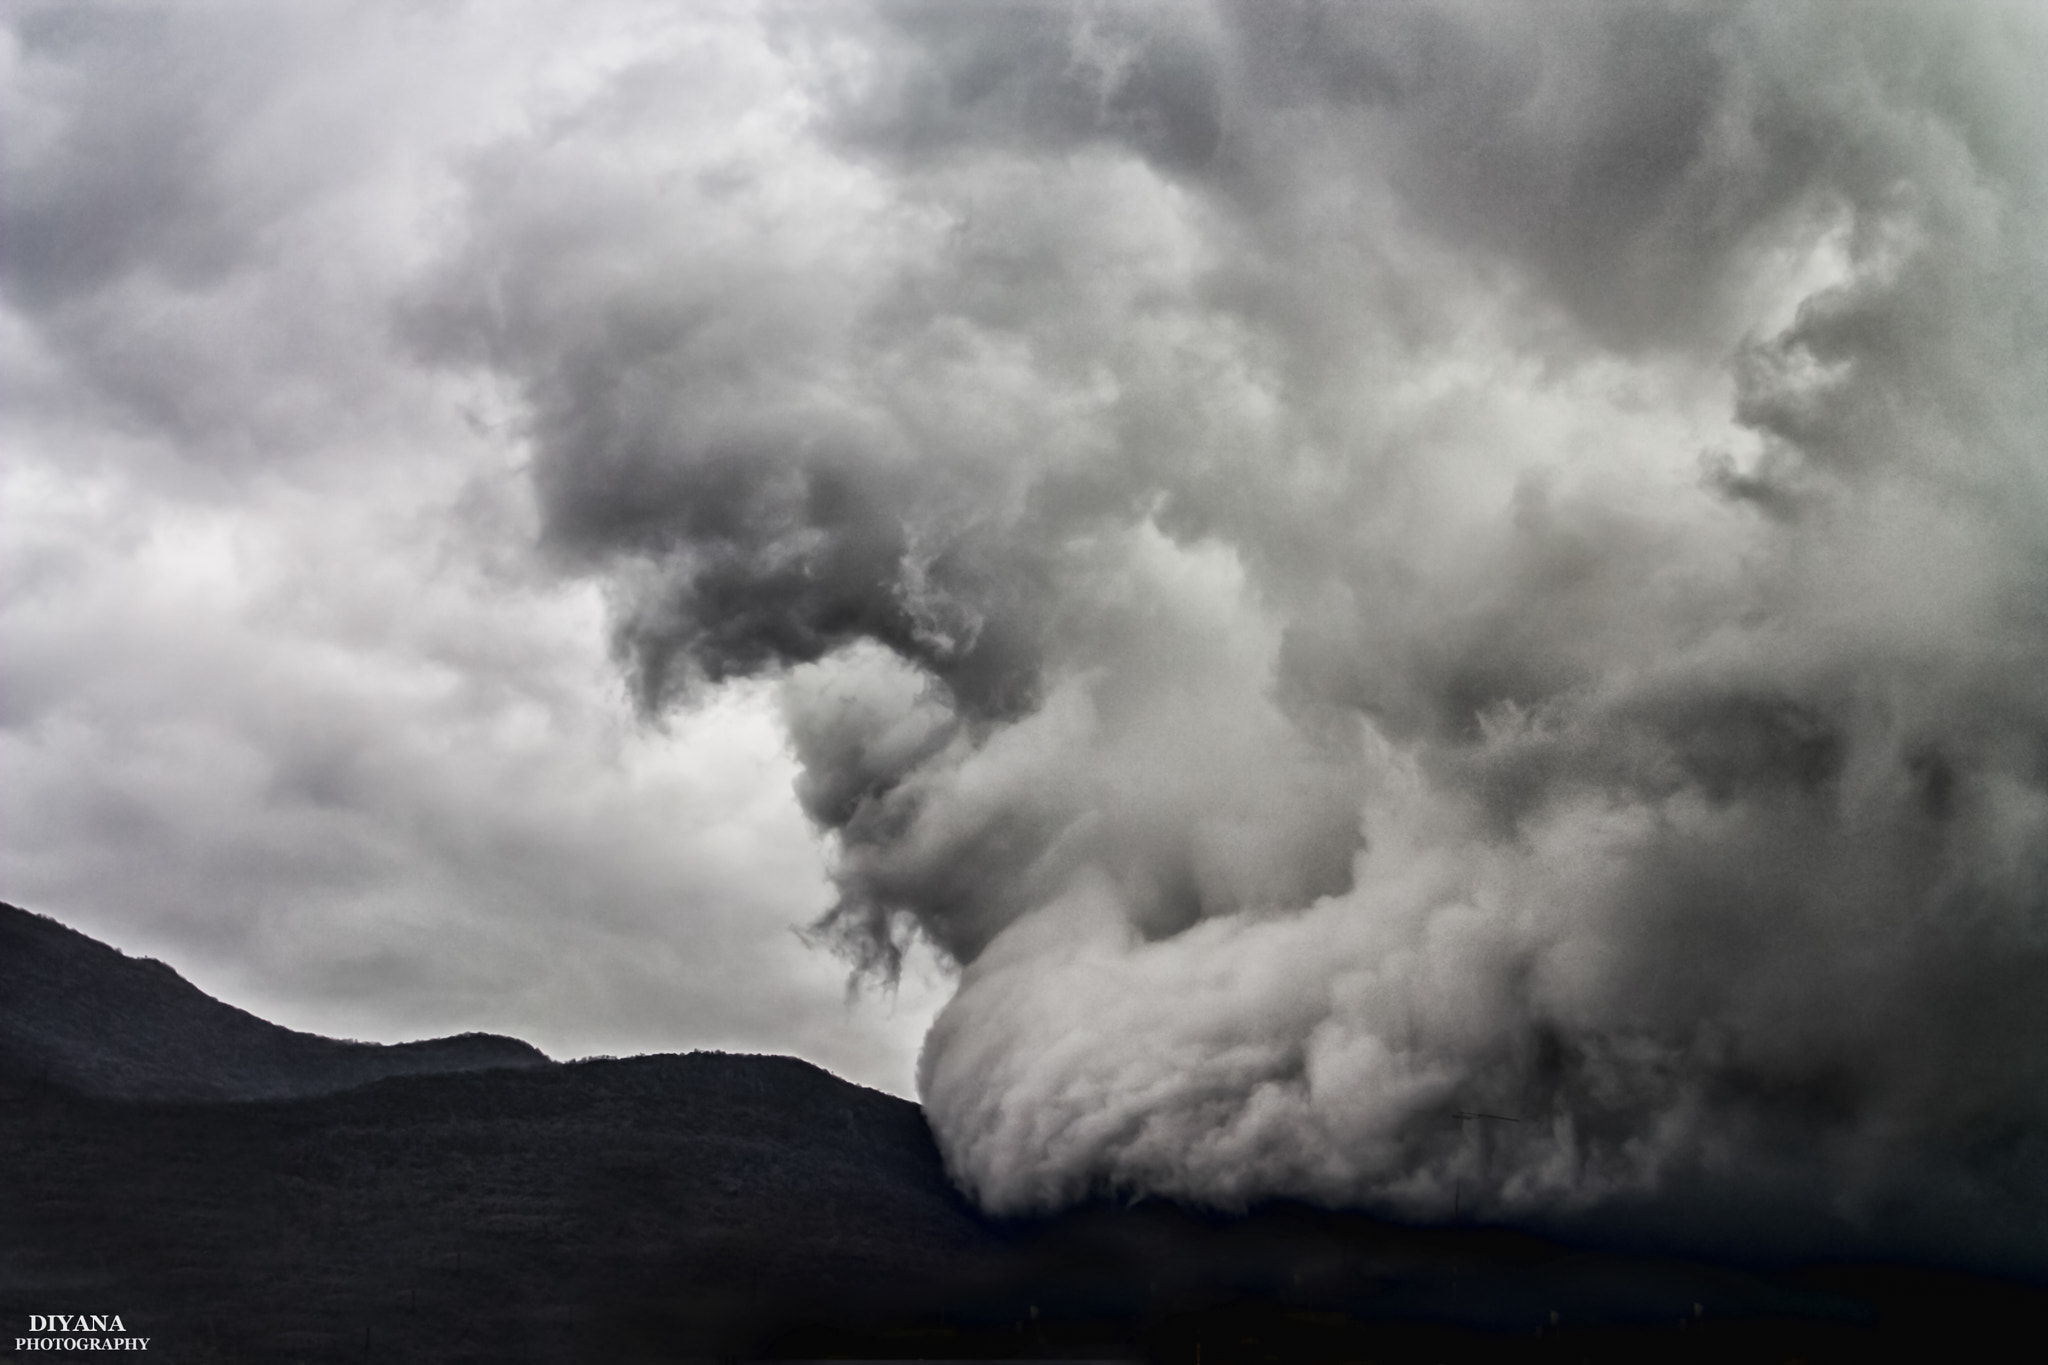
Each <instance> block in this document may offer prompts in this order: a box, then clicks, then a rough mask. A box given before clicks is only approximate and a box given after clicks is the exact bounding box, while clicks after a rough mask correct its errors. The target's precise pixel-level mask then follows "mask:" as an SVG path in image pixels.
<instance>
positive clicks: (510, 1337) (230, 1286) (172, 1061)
mask: <svg viewBox="0 0 2048 1365" xmlns="http://www.w3.org/2000/svg"><path fill="white" fill-rule="evenodd" d="M4 922H5V924H6V926H7V928H8V930H9V932H8V933H7V934H6V936H4V937H0V1002H4V1003H0V1028H4V1030H5V1033H4V1036H5V1039H6V1045H7V1048H8V1052H7V1065H6V1069H5V1071H4V1072H0V1358H7V1356H8V1355H9V1352H8V1351H7V1349H6V1348H7V1347H8V1346H10V1345H11V1344H13V1343H14V1342H15V1341H16V1339H17V1338H18V1337H22V1336H23V1335H24V1334H26V1333H27V1332H28V1326H29V1323H30V1315H32V1314H50V1313H119V1314H122V1315H123V1319H124V1322H125V1324H126V1327H127V1331H128V1333H130V1334H132V1335H137V1336H149V1337H151V1338H152V1340H151V1344H150V1348H149V1349H150V1351H151V1353H152V1354H151V1358H152V1359H158V1360H163V1359H169V1360H188V1361H259V1362H276V1363H277V1365H286V1363H287V1362H312V1361H337V1362H338V1361H356V1360H375V1361H380V1362H381V1361H420V1362H429V1361H431V1362H461V1361H477V1362H482V1361H492V1362H498V1361H555V1360H589V1361H605V1362H614V1361H619V1362H626V1361H666V1360H682V1359H749V1358H751V1359H763V1358H780V1359H826V1358H860V1359H918V1358H922V1359H937V1358H954V1359H969V1358H973V1359H993V1358H1012V1359H1014V1358H1114V1359H1149V1360H1162V1361H1168V1360H1170V1361H1195V1360H1200V1361H1203V1362H1207V1363H1208V1365H1218V1363H1219V1362H1230V1361H1287V1360H1303V1359H1374V1360H1390V1361H1399V1360H1416V1361H1445V1360H1455V1359H1472V1358H1480V1359H1516V1360H1520V1359H1532V1360H1553V1359H1554V1360H1573V1361H1578V1360H1624V1359H1626V1360H1636V1359H1660V1360H1661V1359H1677V1360H1723V1359H1741V1360H1752V1359H1767V1360H1782V1359H1787V1358H1789V1357H1792V1356H1798V1357H1801V1358H1804V1359H1806V1360H1809V1361H1820V1360H1830V1359H1863V1358H1869V1357H1870V1356H1873V1355H1876V1354H1878V1353H1879V1348H1881V1347H1882V1348H1890V1350H1889V1352H1888V1353H1896V1352H1897V1351H1898V1350H1900V1349H1905V1350H1908V1351H1912V1350H1918V1351H1919V1352H1921V1353H1922V1354H1926V1355H1930V1356H1934V1355H1941V1354H1953V1353H1954V1349H1955V1347H1957V1346H1958V1345H1968V1344H1973V1343H1977V1342H1980V1341H1981V1342H1990V1341H1995V1340H1996V1339H1997V1335H1996V1334H1998V1333H2000V1332H2010V1331H2017V1330H2021V1329H2024V1328H2027V1327H2029V1326H2030V1325H2032V1324H2036V1323H2037V1322H2038V1321H2039V1319H2040V1317H2041V1314H2042V1313H2043V1311H2044V1309H2048V1293H2044V1291H2043V1290H2042V1288H2041V1287H2040V1286H2038V1285H2034V1284H2025V1283H2018V1282H2011V1281H2001V1280H1996V1279H1992V1278H1988V1277H1984V1276H1969V1275H1960V1274H1953V1273H1945V1272H1941V1271H1938V1270H1933V1269H1929V1268H1927V1267H1912V1266H1897V1265H1880V1264H1860V1265H1842V1264H1835V1265H1801V1266H1777V1267H1773V1268H1758V1267H1755V1266H1749V1267H1744V1266H1741V1265H1735V1264H1717V1263H1710V1262H1704V1261H1699V1260H1689V1259H1684V1258H1678V1257H1671V1256H1656V1255H1642V1254H1628V1253H1619V1252H1616V1251H1614V1250H1612V1249H1607V1250H1601V1249H1597V1248H1588V1247H1584V1246H1573V1245H1568V1244H1564V1243H1560V1242H1557V1241H1552V1240H1546V1239H1543V1238H1539V1237H1535V1236H1531V1235H1528V1234H1526V1233H1519V1232H1513V1231H1508V1230H1504V1229H1498V1228H1484V1227H1470V1226H1458V1227H1438V1228H1417V1227H1403V1226H1399V1225H1395V1224H1390V1223H1386V1222H1384V1221H1381V1220H1376V1219H1372V1218H1368V1217H1364V1216H1361V1215H1352V1214H1342V1213H1333V1212H1330V1211H1327V1210H1320V1209H1312V1208H1304V1207H1300V1206H1287V1205H1275V1206H1268V1207H1264V1208H1260V1209H1255V1210H1253V1211H1251V1212H1250V1213H1248V1214H1245V1215H1241V1216H1231V1217H1226V1216H1221V1215H1216V1214H1211V1213H1204V1212H1201V1211H1197V1210H1189V1209H1184V1208H1179V1207H1176V1206H1173V1205H1170V1204H1165V1203H1160V1202H1150V1201H1148V1202H1144V1203H1140V1204H1137V1205H1135V1206H1117V1205H1110V1204H1101V1205H1096V1206H1092V1207H1087V1208H1082V1209H1078V1210H1074V1211H1072V1212H1070V1213H1068V1214H1065V1215H1062V1216H1060V1217H1057V1218H1051V1219H1040V1220H1026V1221H1016V1222H995V1221H991V1220H989V1219H987V1218H984V1217H983V1216H981V1215H980V1214H979V1213H978V1212H977V1211H976V1210H975V1209H974V1208H972V1207H971V1206H970V1205H969V1204H968V1203H967V1202H966V1201H965V1200H964V1199H963V1198H962V1197H961V1196H960V1194H959V1193H958V1192H957V1191H956V1190H955V1188H954V1187H953V1185H952V1184H951V1183H950V1181H949V1180H948V1179H947V1176H946V1172H945V1169H944V1164H943V1162H942V1160H941V1158H940V1154H939V1151H938V1148H937V1146H936V1144H935V1143H934V1141H933V1139H932V1135H931V1133H930V1130H929V1129H928V1128H927V1126H926V1124H925V1122H924V1118H923V1115H922V1113H921V1112H920V1111H919V1109H918V1107H917V1106H916V1105H914V1104H911V1103H908V1102H906V1101H904V1100H900V1099H896V1098H894V1097H892V1096H888V1095H883V1094H879V1093H877V1092H875V1091H872V1090H867V1089H864V1088H862V1087H860V1086H856V1085H852V1084H849V1083H847V1082H845V1081H842V1080H839V1079H838V1078H836V1077H834V1076H831V1075H830V1074H828V1073H826V1072H824V1071H822V1070H820V1069H819V1068H817V1067H815V1066H812V1065H810V1064H809V1063H806V1062H801V1061H797V1060H795V1059H791V1058H784V1057H754V1056H731V1055H725V1054H719V1053H692V1054H688V1055H680V1056H676V1055H669V1056H650V1057H635V1058H627V1059H603V1060H591V1061H582V1062H568V1063H544V1064H534V1063H533V1062H532V1060H531V1058H532V1057H533V1056H537V1055H538V1054H532V1053H530V1051H518V1050H512V1051H507V1050H504V1049H502V1048H498V1047H497V1045H498V1044H503V1043H507V1042H509V1041H510V1040H490V1041H488V1042H487V1043H485V1044H482V1045H475V1046H474V1047H473V1049H472V1050H465V1048H469V1047H470V1045H465V1048H458V1049H456V1050H455V1053H454V1055H455V1057H456V1059H457V1060H469V1059H475V1058H479V1057H483V1058H491V1057H497V1056H511V1057H513V1058H515V1059H516V1060H514V1061H513V1062H512V1064H510V1065H490V1064H488V1063H487V1064H486V1065H484V1066H474V1067H473V1066H464V1067H461V1068H458V1069H452V1070H448V1071H444V1072H428V1071H427V1070H425V1069H424V1068H421V1069H418V1070H417V1071H416V1072H415V1073H414V1074H385V1075H383V1076H381V1077H380V1078H377V1079H372V1080H370V1081H368V1082H367V1083H364V1084H357V1085H353V1086H349V1087H346V1088H339V1087H337V1086H336V1085H335V1081H336V1078H337V1077H341V1076H343V1075H345V1074H347V1072H346V1070H345V1068H344V1067H341V1066H338V1065H337V1064H336V1063H335V1061H334V1058H335V1057H336V1056H338V1055H339V1056H343V1057H346V1058H348V1059H350V1062H349V1064H350V1065H358V1066H362V1065H369V1064H370V1063H367V1062H365V1061H363V1060H361V1059H363V1058H366V1057H367V1058H371V1059H377V1058H386V1057H388V1055H389V1054H388V1053H383V1052H378V1051H377V1050H375V1049H371V1050H369V1051H368V1052H367V1053H365V1052H360V1051H353V1050H351V1049H360V1048H363V1047H365V1046H366V1045H360V1044H356V1045H350V1044H338V1043H337V1044H330V1047H331V1048H336V1049H341V1050H342V1051H341V1052H340V1053H336V1052H333V1051H329V1050H327V1049H323V1048H320V1047H317V1046H308V1044H319V1043H325V1042H327V1041H328V1040H323V1039H315V1038H309V1037H308V1035H303V1034H291V1033H289V1032H288V1031H286V1030H274V1032H275V1033H276V1034H280V1035H284V1038H285V1039H286V1040H289V1041H283V1042H281V1041H279V1040H278V1039H276V1038H274V1037H271V1036H270V1035H269V1034H266V1033H264V1032H263V1030H268V1029H272V1026H270V1025H267V1024H264V1023H263V1021H261V1020H258V1019H255V1018H254V1017H253V1016H250V1015H247V1014H245V1013H243V1012H241V1011H238V1010H232V1009H231V1007H228V1006H225V1005H222V1004H220V1003H219V1002H217V1001H212V1000H208V999H207V998H206V997H204V996H203V995H200V993H199V992H197V991H196V990H194V989H193V988H192V987H190V986H189V985H187V984H186V983H184V982H183V981H182V979H181V978H178V977H177V976H176V974H175V973H173V972H171V971H170V969H169V968H166V967H163V966H161V965H160V964H154V963H141V962H137V961H135V960H134V959H130V958H126V957H124V956H123V955H121V954H119V953H116V952H114V951H113V950H112V949H108V948H105V947H103V946H101V945H98V944H93V943H92V942H91V940H89V939H85V938H84V937H83V936H82V935H77V934H74V933H72V932H71V931H69V930H66V929H63V928H62V926H56V925H53V923H52V922H50V921H47V920H42V919H41V917H38V916H29V915H27V914H26V912H21V911H13V912H12V913H11V914H10V915H8V916H6V917H5V921H4ZM82 945H89V946H82ZM44 970H47V971H48V972H50V973H51V975H52V979H53V980H54V981H56V982H57V983H58V984H57V985H53V984H52V983H51V981H43V982H31V981H26V980H24V979H23V978H24V977H25V976H27V975H29V974H30V973H31V971H44ZM60 986H61V987H62V988H63V989H65V990H68V991H70V992H72V993H73V994H74V995H75V996H76V997H77V999H78V1000H79V1001H80V1002H83V1003H79V1004H75V1005H74V1004H70V1003H66V1002H61V1001H57V1000H55V999H54V998H53V993H54V992H55V991H57V990H58V989H59V987H60ZM191 997H197V1000H198V1001H203V1002H204V1004H203V1005H202V1004H199V1003H195V1001H194V1000H193V999H192V998H191ZM123 1009H128V1010H132V1011H133V1012H134V1013H133V1016H132V1017H128V1018H125V1019H124V1018H122V1017H117V1016H118V1013H119V1011H120V1010H123ZM95 1010H111V1011H114V1014H110V1015H101V1014H95V1013H94V1011H95ZM222 1012H225V1013H222ZM24 1021H26V1022H24ZM81 1021H83V1022H81ZM252 1025H253V1026H254V1027H253V1028H252V1027H251V1026H252ZM181 1030H185V1031H183V1032H181ZM445 1041H448V1042H453V1043H458V1044H461V1043H463V1042H464V1040H460V1039H457V1040H445ZM216 1045H221V1046H224V1047H227V1048H229V1049H230V1058H229V1061H227V1062H223V1061H221V1060H220V1059H219V1058H218V1057H215V1056H213V1055H212V1054H211V1053H210V1051H209V1049H211V1048H213V1047H215V1046H216ZM96 1048H98V1049H102V1051H100V1052H95V1049H96ZM234 1048H240V1049H242V1051H239V1052H235V1051H232V1049H234ZM513 1048H514V1049H519V1048H523V1045H517V1044H514V1045H513ZM494 1049H496V1050H494ZM391 1051H398V1050H397V1049H393V1050H391ZM251 1059H253V1060H251ZM294 1067H303V1068H304V1069H303V1071H301V1072H297V1073H294V1072H293V1070H292V1068H294ZM109 1078H111V1080H110V1079H109ZM251 1078H254V1079H253V1080H252V1079H251ZM256 1084H268V1085H274V1086H280V1087H283V1088H284V1089H285V1090H286V1091H287V1092H288V1093H287V1094H285V1095H283V1096H281V1097H270V1098H262V1097H252V1095H251V1094H250V1090H251V1087H252V1086H254V1085H256ZM150 1087H156V1088H157V1093H158V1094H159V1095H168V1096H169V1097H165V1098H150V1099H143V1098H137V1097H136V1094H137V1092H138V1090H147V1089H148V1088H150ZM200 1096H203V1098H201V1097H200ZM224 1099H226V1100H232V1102H222V1101H223V1100H224ZM34 1354H36V1353H34V1352H32V1351H24V1350H18V1351H16V1352H15V1353H14V1355H15V1356H16V1358H21V1359H28V1358H30V1357H31V1355H34ZM36 1358H40V1356H39V1355H37V1357H36Z"/></svg>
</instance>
